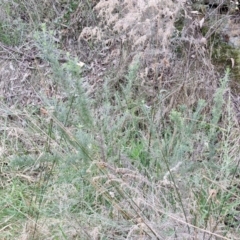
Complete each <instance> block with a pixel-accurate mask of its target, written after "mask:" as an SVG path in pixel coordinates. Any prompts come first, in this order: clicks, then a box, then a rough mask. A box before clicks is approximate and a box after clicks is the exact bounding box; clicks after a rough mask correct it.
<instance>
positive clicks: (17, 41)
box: [0, 0, 240, 239]
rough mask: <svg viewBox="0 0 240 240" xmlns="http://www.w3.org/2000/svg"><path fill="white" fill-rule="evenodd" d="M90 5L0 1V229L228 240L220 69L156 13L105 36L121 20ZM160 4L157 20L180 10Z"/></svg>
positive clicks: (225, 96)
mask: <svg viewBox="0 0 240 240" xmlns="http://www.w3.org/2000/svg"><path fill="white" fill-rule="evenodd" d="M110 2H111V1H110ZM129 2H131V1H129ZM129 2H128V3H129ZM162 2H164V1H162ZM101 3H102V5H101ZM96 4H97V3H92V2H89V1H87V0H86V1H82V2H81V3H77V2H75V1H65V2H63V1H62V2H61V1H49V2H48V3H46V2H45V1H42V2H34V1H29V2H28V1H10V0H9V1H4V2H3V3H1V7H2V9H3V10H1V12H0V21H1V22H0V23H1V24H0V44H1V45H0V47H1V48H2V51H3V53H4V56H8V59H5V60H3V61H1V72H0V74H1V81H2V82H5V85H4V84H2V85H1V86H2V89H1V92H2V95H3V97H2V99H1V129H0V130H1V145H0V156H1V168H0V181H1V182H0V183H1V185H0V187H1V188H0V203H1V204H0V206H1V210H0V238H1V239H238V238H237V236H238V235H239V230H238V227H239V202H238V201H239V179H238V177H239V136H240V135H239V123H238V122H237V120H236V112H235V110H234V108H233V103H232V98H231V89H229V81H230V78H229V70H226V72H225V74H223V75H222V76H219V75H217V74H216V72H214V67H213V66H212V65H211V63H210V57H209V54H208V50H207V48H203V47H202V45H201V44H200V43H198V42H195V43H194V44H195V45H193V47H191V46H189V42H188V41H189V39H187V36H188V35H187V34H188V33H186V32H185V33H184V32H183V33H182V36H181V34H180V33H178V32H176V31H174V27H173V26H174V25H172V27H169V29H168V30H166V29H164V28H165V25H164V24H162V22H161V21H160V22H161V23H160V24H159V26H158V27H159V29H162V30H161V31H159V32H158V31H157V32H156V31H153V32H154V34H152V33H149V32H148V31H146V32H144V34H145V35H143V36H147V37H146V38H149V39H150V40H148V42H145V43H148V44H147V45H145V46H144V47H143V48H141V46H142V45H141V44H142V42H141V41H145V40H144V39H145V38H144V39H142V38H141V41H139V42H140V43H139V42H137V43H136V39H134V36H135V37H137V39H139V38H140V37H139V36H138V35H137V34H139V31H140V30H141V29H140V28H139V25H134V24H136V23H134V22H130V20H129V22H130V23H131V24H132V25H131V26H132V28H130V30H131V29H133V31H132V32H131V34H132V35H131V34H130V38H129V39H127V40H126V41H122V42H121V41H120V43H119V42H118V41H119V35H120V33H119V32H118V34H117V35H114V34H116V31H117V29H118V28H119V27H122V29H123V30H122V31H123V32H124V31H125V32H128V31H129V28H128V27H129V26H126V25H125V23H124V22H122V21H120V20H122V19H120V20H119V21H120V22H118V21H116V22H112V23H111V24H112V26H113V30H115V32H114V31H112V32H111V31H110V30H109V29H106V28H104V27H105V26H109V25H108V24H110V23H109V22H106V21H105V22H104V24H102V22H101V21H104V18H103V16H102V15H101V14H100V15H97V12H99V11H100V13H101V10H102V11H105V14H112V13H113V12H111V11H110V12H108V11H107V10H106V9H105V7H106V6H105V5H104V4H106V3H104V1H103V2H102V1H99V4H98V5H97V7H96V8H95V9H96V12H95V11H93V8H94V6H96ZM126 6H127V7H126V9H129V11H127V10H126V9H125V10H126V12H124V11H123V12H120V10H119V9H122V8H119V9H115V10H116V12H117V13H118V14H120V13H121V14H122V15H121V14H120V15H121V16H124V17H126V18H127V17H129V16H131V14H132V15H134V14H136V15H134V16H135V17H138V15H137V12H131V11H130V9H131V8H130V7H131V6H130V5H128V4H126ZM165 6H166V8H167V7H168V10H166V9H165V10H163V11H164V12H165V13H166V15H165V17H166V21H167V22H168V24H169V26H170V25H171V24H173V23H174V22H175V21H177V20H178V19H180V20H181V16H184V15H181V14H183V13H182V12H181V7H182V6H181V5H178V6H177V7H176V8H175V6H171V5H169V6H168V5H167V4H166V5H165ZM104 9H105V10H104ZM107 9H110V6H107ZM146 9H147V10H146ZM146 9H144V11H146V12H144V11H143V12H144V13H146V14H148V18H150V19H151V17H152V21H153V20H156V19H155V14H158V13H159V12H155V11H152V8H146ZM155 9H157V10H159V9H160V8H159V9H158V8H157V7H156V8H155ZM169 9H170V10H172V12H171V11H170V13H169V14H170V15H171V14H172V13H174V14H176V15H174V18H173V19H172V17H169V16H170V15H169V16H168V15H167V14H168V11H169ZM97 10H98V11H97ZM190 10H191V9H190ZM159 11H160V10H159ZM179 12H180V13H181V14H180V13H179ZM124 14H126V15H124ZM179 14H180V15H179ZM3 16H4V18H3ZM144 16H145V15H144ZM144 16H140V18H139V19H141V21H142V25H143V26H145V28H144V29H143V30H142V31H145V30H146V29H148V27H149V28H150V27H152V25H149V24H150V23H149V21H147V19H146V18H145V17H144ZM109 17H113V16H112V15H111V16H110V15H109ZM124 17H123V19H124ZM168 17H169V18H168ZM185 17H186V16H185ZM13 19H15V21H13ZM109 19H110V18H109ZM139 19H138V20H139ZM139 21H140V20H139ZM162 21H164V20H162ZM43 22H44V24H42V23H43ZM186 22H187V21H186ZM114 24H115V25H114ZM186 24H187V23H186ZM15 26H17V27H15ZM86 27H88V28H86ZM96 27H97V28H96ZM192 27H193V26H191V25H190V26H188V29H191V28H192ZM108 28H110V27H108ZM101 31H102V32H101ZM183 31H184V28H183ZM194 31H195V30H194ZM100 33H101V34H102V35H101V34H100ZM163 33H165V34H166V36H165V35H163ZM89 34H90V35H89ZM104 34H105V35H104ZM179 34H180V35H179ZM184 34H185V35H184ZM100 35H101V37H100ZM155 35H157V36H158V37H159V38H158V39H157V38H156V36H155ZM13 36H14V37H13ZM16 36H18V37H16ZM79 36H80V37H79ZM122 37H123V36H120V38H122ZM77 39H79V41H77ZM159 39H161V40H159ZM167 39H171V41H168V40H167ZM74 43H75V44H74ZM138 44H139V45H138ZM198 44H200V45H198ZM159 49H160V50H159ZM161 49H164V51H162V50H161ZM166 49H167V50H166ZM150 50H152V52H154V53H156V54H152V55H150V54H149V52H150ZM118 53H119V55H118ZM136 53H137V54H136ZM139 53H141V54H139ZM158 54H159V55H158ZM26 62H31V65H27V64H26ZM82 62H84V63H85V65H84V66H82V64H81V63H82ZM16 86H17V87H16ZM18 89H20V90H19V92H18ZM24 96H25V98H24Z"/></svg>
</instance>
